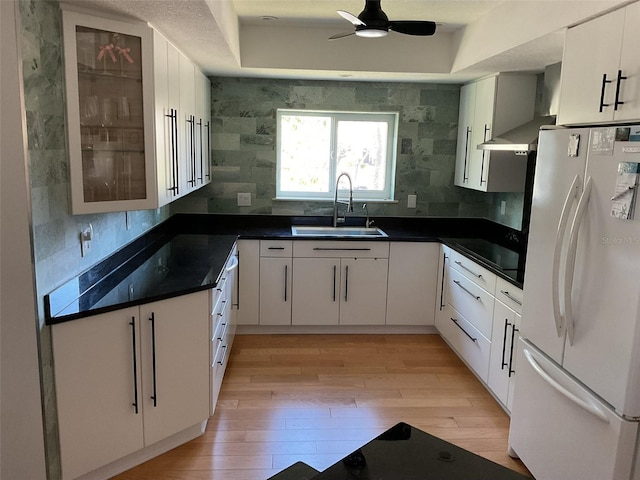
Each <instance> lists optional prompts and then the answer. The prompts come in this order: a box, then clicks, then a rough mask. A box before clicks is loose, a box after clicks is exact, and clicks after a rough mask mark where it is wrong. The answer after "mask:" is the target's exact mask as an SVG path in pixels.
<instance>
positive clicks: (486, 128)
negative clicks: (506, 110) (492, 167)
mask: <svg viewBox="0 0 640 480" xmlns="http://www.w3.org/2000/svg"><path fill="white" fill-rule="evenodd" d="M490 131H491V127H490V126H488V125H487V124H486V123H485V124H484V134H483V135H482V138H483V141H484V142H486V141H487V140H488V138H487V132H490ZM486 154H487V151H486V150H482V164H481V166H480V185H482V184H483V183H487V181H486V180H485V179H484V165H485V160H486Z"/></svg>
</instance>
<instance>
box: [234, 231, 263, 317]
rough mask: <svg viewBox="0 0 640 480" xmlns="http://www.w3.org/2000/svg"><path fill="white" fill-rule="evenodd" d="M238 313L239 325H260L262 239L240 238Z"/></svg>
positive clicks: (238, 243)
mask: <svg viewBox="0 0 640 480" xmlns="http://www.w3.org/2000/svg"><path fill="white" fill-rule="evenodd" d="M237 245H238V264H239V265H238V272H237V279H236V282H237V283H236V285H237V289H236V302H235V303H236V309H237V311H236V315H237V319H238V325H258V323H259V319H260V241H259V240H238V242H237Z"/></svg>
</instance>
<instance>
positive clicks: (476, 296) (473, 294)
mask: <svg viewBox="0 0 640 480" xmlns="http://www.w3.org/2000/svg"><path fill="white" fill-rule="evenodd" d="M453 283H455V284H456V285H458V286H459V287H460V288H461V289H462V290H464V291H465V292H467V293H468V294H469V295H471V296H472V297H473V298H475V299H476V300H478V301H480V297H479V296H478V295H476V294H475V293H473V292H472V291H471V290H468V289H467V288H466V287H465V286H464V285H462V284H461V283H460V281H458V280H454V281H453Z"/></svg>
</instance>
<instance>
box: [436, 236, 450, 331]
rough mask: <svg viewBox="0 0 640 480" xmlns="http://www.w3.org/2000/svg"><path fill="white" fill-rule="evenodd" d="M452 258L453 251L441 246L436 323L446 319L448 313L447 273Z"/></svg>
mask: <svg viewBox="0 0 640 480" xmlns="http://www.w3.org/2000/svg"><path fill="white" fill-rule="evenodd" d="M450 258H451V249H450V248H449V247H447V246H446V245H442V244H440V249H439V252H438V278H437V283H436V304H435V311H434V321H435V322H437V321H438V319H441V320H442V318H446V317H447V315H448V314H449V312H448V311H447V304H448V302H447V287H446V285H447V281H448V280H447V272H448V270H449V260H450Z"/></svg>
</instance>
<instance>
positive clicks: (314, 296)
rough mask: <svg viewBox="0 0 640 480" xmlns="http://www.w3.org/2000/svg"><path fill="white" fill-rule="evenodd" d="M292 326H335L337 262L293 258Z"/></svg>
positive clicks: (336, 312)
mask: <svg viewBox="0 0 640 480" xmlns="http://www.w3.org/2000/svg"><path fill="white" fill-rule="evenodd" d="M293 269H294V272H295V282H294V285H293V289H294V291H293V307H292V316H291V318H292V322H291V323H292V324H293V325H338V320H339V313H340V291H339V289H340V271H341V270H340V259H339V258H294V259H293Z"/></svg>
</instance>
